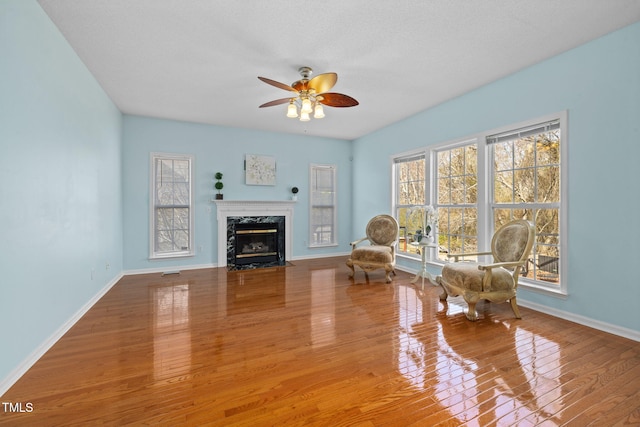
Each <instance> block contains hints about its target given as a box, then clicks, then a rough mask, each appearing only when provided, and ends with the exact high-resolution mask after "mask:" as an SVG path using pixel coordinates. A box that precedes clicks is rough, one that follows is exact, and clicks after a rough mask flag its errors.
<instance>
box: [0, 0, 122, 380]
mask: <svg viewBox="0 0 640 427" xmlns="http://www.w3.org/2000/svg"><path fill="white" fill-rule="evenodd" d="M0 70H1V74H0V201H1V203H2V208H1V209H0V224H2V250H1V251H0V253H1V255H0V272H1V274H0V325H2V344H1V345H0V347H1V349H0V380H2V379H3V378H5V377H6V376H7V375H9V373H10V372H12V371H13V370H14V369H15V368H16V367H17V366H18V365H19V364H20V363H21V362H22V361H24V360H25V359H27V358H28V356H29V355H30V354H32V352H34V350H35V349H36V348H38V347H39V346H40V345H41V344H42V343H43V342H45V341H46V340H47V339H48V338H49V337H51V336H52V335H53V334H54V333H55V332H56V331H57V330H58V329H59V328H60V327H61V326H62V325H63V324H65V323H66V322H67V321H68V320H69V319H71V318H72V317H73V316H74V314H76V313H77V312H78V311H79V310H80V309H81V308H82V307H83V306H84V305H85V304H86V303H87V302H88V301H89V300H91V298H92V297H94V296H95V295H97V294H98V293H99V291H100V290H101V289H102V288H104V287H105V285H107V284H108V283H109V282H110V281H112V280H113V279H114V278H115V277H116V276H119V274H120V272H121V271H122V205H121V198H122V197H121V196H122V195H121V171H120V163H121V146H120V139H121V135H120V134H121V128H122V116H121V114H120V112H119V111H118V110H117V109H116V108H115V106H114V105H113V103H112V102H111V101H110V100H109V98H108V97H107V96H106V95H105V93H104V92H103V91H102V89H101V88H100V86H99V85H98V84H97V83H96V81H95V79H94V78H93V77H92V75H91V74H90V73H89V72H88V71H87V69H86V68H85V66H84V65H83V63H82V62H81V61H80V59H79V58H78V57H77V56H76V54H75V53H74V51H73V50H72V49H71V48H70V47H69V45H68V44H67V42H66V41H65V39H64V38H63V36H62V35H61V34H60V32H59V31H58V30H57V28H56V27H55V26H54V25H53V23H52V22H51V21H50V20H49V18H48V17H47V15H46V14H45V13H44V11H43V10H42V9H41V8H40V6H39V5H38V4H37V3H36V2H35V1H25V0H3V1H2V3H1V4H0ZM107 263H109V264H110V267H109V269H108V270H107V269H106V264H107ZM92 270H94V274H93V279H92V277H91V271H92Z"/></svg>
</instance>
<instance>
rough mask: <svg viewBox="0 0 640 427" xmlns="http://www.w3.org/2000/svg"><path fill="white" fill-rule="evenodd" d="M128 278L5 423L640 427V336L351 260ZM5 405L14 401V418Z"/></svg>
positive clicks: (47, 358) (23, 388)
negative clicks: (468, 314) (388, 277)
mask: <svg viewBox="0 0 640 427" xmlns="http://www.w3.org/2000/svg"><path fill="white" fill-rule="evenodd" d="M294 264H295V265H294V266H289V267H278V268H271V269H263V270H251V271H238V272H227V271H226V270H225V269H205V270H197V271H185V272H182V273H181V274H180V275H170V276H165V277H162V276H161V275H160V274H152V275H137V276H128V277H125V278H123V279H122V280H121V281H120V282H119V283H118V284H117V285H115V286H114V287H113V288H112V289H111V290H110V292H108V293H107V294H106V295H105V296H104V297H103V298H102V299H101V300H100V301H99V302H98V303H97V304H96V305H95V306H94V307H93V308H91V310H90V311H89V312H88V313H87V314H86V315H85V316H84V317H83V318H82V319H81V320H80V321H79V322H78V323H77V324H76V325H75V326H74V327H73V328H72V329H71V330H70V331H69V332H68V333H67V334H66V335H65V336H64V337H63V338H62V339H61V340H60V341H59V342H58V343H57V344H56V345H55V346H54V347H52V348H51V349H50V351H48V352H47V353H46V354H45V355H44V356H43V357H42V358H41V359H40V360H39V361H38V362H37V363H36V364H35V365H34V366H33V367H32V368H31V369H30V370H29V371H28V372H27V373H26V374H25V375H24V376H23V377H22V378H21V379H20V380H19V381H18V382H17V383H16V384H15V385H14V386H13V387H12V388H11V389H10V390H9V391H8V392H7V393H6V394H5V395H4V396H3V397H2V398H1V400H2V401H3V402H22V403H23V404H24V403H27V402H29V403H31V404H32V405H33V411H32V412H26V413H7V412H2V411H0V424H2V425H5V424H6V425H46V426H54V425H64V426H71V425H83V426H84V425H95V424H105V425H118V426H122V425H141V424H151V425H171V426H177V425H220V426H222V425H224V426H229V425H242V426H271V425H286V426H295V425H319V426H408V425H416V426H432V425H443V426H448V425H451V426H460V425H465V426H491V425H505V426H507V425H508V426H511V425H518V426H534V425H542V426H557V425H571V426H586V425H591V424H593V425H602V426H618V425H639V424H640V343H637V342H634V341H631V340H627V339H624V338H620V337H616V336H613V335H610V334H606V333H603V332H599V331H596V330H593V329H589V328H586V327H583V326H580V325H576V324H574V323H571V322H567V321H563V320H559V319H556V318H553V317H551V316H547V315H544V314H540V313H537V312H535V311H532V310H528V309H525V308H522V309H521V311H522V315H523V319H522V320H517V319H514V318H513V315H512V312H511V309H510V307H509V304H488V303H487V304H483V303H479V304H478V312H479V314H480V320H479V321H478V322H475V323H472V322H469V321H467V320H466V318H465V316H464V314H463V312H462V309H463V307H464V304H463V303H461V302H459V301H456V300H454V301H452V302H449V303H448V304H443V303H441V302H440V301H439V299H438V293H439V291H440V290H439V288H435V287H433V286H430V285H426V287H425V290H424V291H421V289H420V287H415V286H414V285H412V284H411V283H410V280H411V276H410V275H409V274H406V273H403V272H399V273H398V276H396V278H395V279H394V282H393V283H391V284H386V283H384V274H383V272H382V271H380V272H372V273H370V274H369V281H367V280H365V277H364V274H363V273H362V272H361V271H357V273H356V277H355V280H349V279H348V278H347V272H348V270H347V267H346V266H345V264H344V258H327V259H317V260H308V261H296V262H295V263H294ZM0 409H1V408H0Z"/></svg>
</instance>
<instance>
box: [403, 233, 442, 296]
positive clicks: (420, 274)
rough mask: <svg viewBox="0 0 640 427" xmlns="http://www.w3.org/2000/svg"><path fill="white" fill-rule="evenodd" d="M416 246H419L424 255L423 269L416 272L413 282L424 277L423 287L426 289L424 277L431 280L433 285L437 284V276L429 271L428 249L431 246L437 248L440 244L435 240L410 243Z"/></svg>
mask: <svg viewBox="0 0 640 427" xmlns="http://www.w3.org/2000/svg"><path fill="white" fill-rule="evenodd" d="M409 244H410V245H411V246H413V247H414V248H418V250H419V251H420V256H421V257H422V269H421V270H420V271H419V272H418V274H416V277H414V278H413V280H412V281H411V283H417V282H418V280H419V279H420V278H422V289H424V279H427V280H428V281H430V282H431V283H432V284H433V285H436V278H435V276H434V275H433V274H431V273H429V272H428V271H427V251H428V250H429V248H437V247H438V245H436V244H435V242H411V243H409Z"/></svg>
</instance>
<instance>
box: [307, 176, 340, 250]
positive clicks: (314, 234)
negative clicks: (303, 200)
mask: <svg viewBox="0 0 640 427" xmlns="http://www.w3.org/2000/svg"><path fill="white" fill-rule="evenodd" d="M309 171H310V177H309V185H310V187H311V188H310V191H309V194H310V196H311V197H310V203H311V209H310V219H309V233H310V236H309V246H312V247H313V246H335V245H336V244H337V241H338V237H337V233H336V167H335V166H334V165H316V164H312V165H311V166H310V169H309Z"/></svg>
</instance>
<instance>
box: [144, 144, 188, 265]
mask: <svg viewBox="0 0 640 427" xmlns="http://www.w3.org/2000/svg"><path fill="white" fill-rule="evenodd" d="M192 164H193V157H192V156H188V155H174V154H158V153H154V154H152V155H151V170H152V178H151V187H152V188H151V190H152V197H151V221H150V222H151V231H150V235H151V244H150V246H151V255H150V256H151V258H168V257H176V256H188V255H193V241H192V239H193V207H192V195H191V192H192V188H191V187H192Z"/></svg>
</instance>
